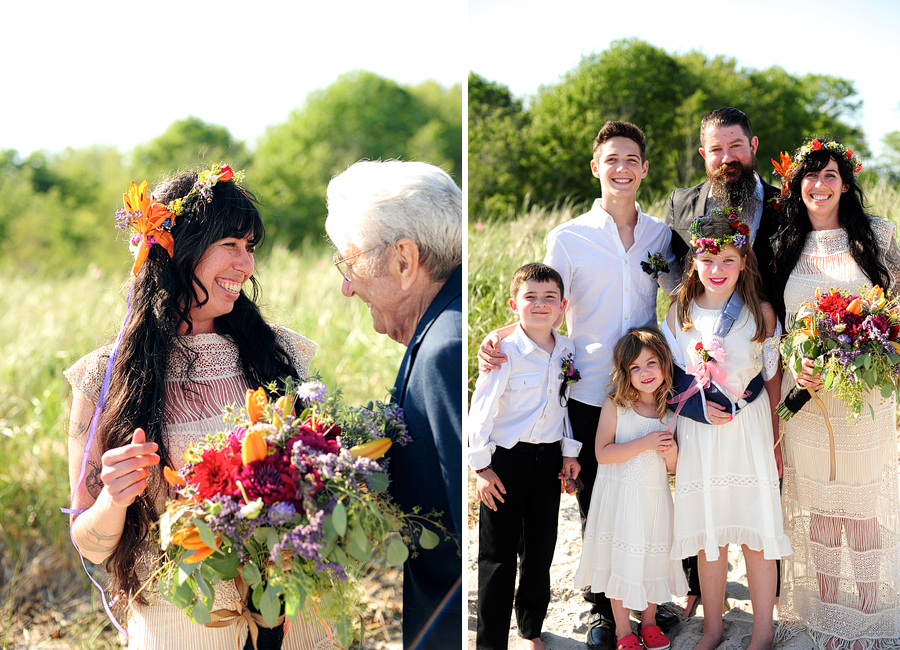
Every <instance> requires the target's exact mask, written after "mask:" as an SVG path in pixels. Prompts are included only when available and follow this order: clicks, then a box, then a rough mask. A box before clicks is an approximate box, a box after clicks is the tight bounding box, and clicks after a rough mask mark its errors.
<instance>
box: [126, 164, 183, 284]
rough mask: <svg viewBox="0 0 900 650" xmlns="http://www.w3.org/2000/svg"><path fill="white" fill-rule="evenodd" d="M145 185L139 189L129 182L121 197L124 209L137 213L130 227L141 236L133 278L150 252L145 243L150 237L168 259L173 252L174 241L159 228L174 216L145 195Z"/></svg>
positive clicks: (163, 206) (169, 234)
mask: <svg viewBox="0 0 900 650" xmlns="http://www.w3.org/2000/svg"><path fill="white" fill-rule="evenodd" d="M147 185H148V183H147V181H146V180H145V181H144V182H143V183H141V186H140V187H138V186H137V184H136V183H135V182H134V181H131V187H130V188H128V191H127V192H125V193H124V194H123V195H122V198H123V199H124V200H125V207H126V209H127V210H128V211H129V212H137V213H139V214H138V216H136V217H135V218H134V219H132V220H131V227H132V228H134V230H136V231H137V233H138V234H139V235H140V236H141V239H140V241H139V242H138V250H137V256H136V258H135V260H134V266H133V267H132V269H131V274H132V275H133V276H135V277H137V274H138V271H139V270H140V268H141V264H143V263H144V260H145V259H147V253H148V252H149V250H150V249H149V247H148V246H147V241H148V239H149V238H150V237H151V236H152V237H153V238H154V239H155V240H156V243H157V244H159V245H160V246H162V247H163V248H164V249H165V250H166V252H167V253H168V254H169V257H172V253H173V252H174V250H175V240H174V239H173V238H172V234H171V233H169V232H166V231H165V230H162V229H161V228H160V226H162V224H163V222H164V221H165V220H166V219H174V218H175V215H173V214H172V213H171V212H169V211H168V210H167V209H166V206H165V205H162V204H161V203H157V202H156V201H154V200H153V199H151V198H150V197H149V196H148V195H147Z"/></svg>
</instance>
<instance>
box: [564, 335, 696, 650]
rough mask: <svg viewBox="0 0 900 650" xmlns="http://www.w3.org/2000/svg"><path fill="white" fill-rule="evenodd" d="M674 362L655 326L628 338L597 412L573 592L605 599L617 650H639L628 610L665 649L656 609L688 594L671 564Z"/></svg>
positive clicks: (650, 644)
mask: <svg viewBox="0 0 900 650" xmlns="http://www.w3.org/2000/svg"><path fill="white" fill-rule="evenodd" d="M671 391H672V355H671V353H670V351H669V346H668V345H667V344H666V341H665V339H664V338H663V336H662V333H661V332H660V331H659V330H657V329H656V328H654V327H639V328H634V329H631V330H629V331H628V333H627V334H625V336H623V337H622V338H621V339H619V341H618V343H616V347H615V349H614V350H613V373H612V384H611V394H610V396H609V397H607V398H606V401H605V402H604V403H603V407H602V409H601V411H600V421H599V423H598V425H597V437H596V441H595V449H596V454H597V462H598V463H599V468H598V470H597V480H596V481H595V482H594V491H593V495H592V497H591V508H590V511H589V512H588V517H587V521H586V522H585V534H584V547H583V550H582V553H581V561H580V562H579V565H578V570H577V571H576V573H575V586H576V587H577V588H584V587H587V586H590V588H591V592H594V593H604V594H606V596H607V597H608V598H609V600H610V605H611V606H612V610H613V615H614V617H615V620H616V640H617V641H616V647H617V648H619V649H620V650H640V647H641V644H640V641H638V638H637V636H635V635H634V634H632V632H631V623H630V621H629V610H631V609H635V610H639V611H641V612H642V614H641V623H642V628H641V638H642V639H643V642H644V646H645V647H646V648H647V650H665V649H666V648H668V647H669V645H670V644H669V640H668V639H667V638H666V636H665V635H664V634H663V633H662V631H661V630H660V629H659V627H658V626H657V625H656V606H657V604H659V603H665V602H668V601H669V600H671V598H672V593H673V592H674V593H676V594H678V595H679V596H683V595H684V594H686V593H687V581H686V580H685V577H684V572H683V571H682V569H681V563H680V562H677V561H675V560H671V559H669V553H670V550H671V546H672V514H673V509H672V495H671V493H670V491H669V479H668V473H667V472H673V471H675V463H676V460H677V457H678V449H677V447H676V444H675V439H674V434H673V432H670V431H669V429H670V428H671V422H672V419H673V416H672V414H671V413H667V409H666V398H667V397H668V396H669V395H670V394H671Z"/></svg>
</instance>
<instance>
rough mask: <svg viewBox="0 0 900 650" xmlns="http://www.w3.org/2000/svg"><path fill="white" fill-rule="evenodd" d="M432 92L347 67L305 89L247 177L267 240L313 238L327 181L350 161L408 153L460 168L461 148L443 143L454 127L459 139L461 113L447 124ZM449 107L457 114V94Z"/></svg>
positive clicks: (293, 241)
mask: <svg viewBox="0 0 900 650" xmlns="http://www.w3.org/2000/svg"><path fill="white" fill-rule="evenodd" d="M434 90H435V89H434V87H432V86H428V85H427V84H425V85H423V86H419V87H417V88H413V89H406V88H404V87H402V86H400V85H398V84H397V83H396V82H394V81H392V80H390V79H386V78H384V77H381V76H379V75H376V74H374V73H372V72H366V71H357V72H350V73H346V74H343V75H341V76H340V77H338V79H337V81H335V82H334V83H333V84H331V85H330V86H328V87H327V88H325V89H322V90H317V91H314V92H312V93H310V94H309V96H308V97H307V98H306V102H305V103H304V105H303V106H302V107H300V108H298V109H296V110H294V111H293V112H292V113H291V115H290V116H289V118H288V120H287V122H285V123H283V124H279V125H276V126H273V127H270V128H269V129H267V131H266V133H265V134H264V136H263V138H262V139H261V141H260V144H259V147H258V149H257V151H256V156H255V160H254V165H253V175H252V178H253V179H258V180H257V181H256V182H257V183H258V185H256V187H257V189H258V194H259V196H260V197H261V198H262V199H263V200H264V202H265V203H267V204H268V206H269V208H268V210H269V212H268V214H269V216H270V218H269V219H268V221H267V230H268V232H269V233H270V234H271V236H272V241H278V242H281V243H285V244H288V245H294V244H297V243H299V242H300V241H302V240H304V239H305V238H308V237H310V236H312V237H320V236H321V232H322V224H323V221H324V216H325V211H326V206H325V188H326V187H327V185H328V181H329V180H330V179H331V178H333V177H334V176H335V175H337V174H339V173H340V172H342V171H344V170H345V169H346V168H347V167H348V166H349V165H351V164H352V163H354V162H356V161H357V160H360V159H363V158H365V159H370V160H377V159H382V160H387V159H392V158H393V159H404V160H413V159H415V160H424V161H426V162H432V163H436V164H442V163H443V164H446V165H447V166H448V167H451V166H455V165H457V164H459V165H460V167H461V152H460V153H459V154H454V152H453V147H452V146H451V144H448V143H449V142H450V141H452V140H453V137H454V134H453V131H454V130H456V135H455V138H456V139H457V140H459V141H460V142H461V140H462V133H461V129H457V128H456V127H455V126H454V124H456V123H459V124H461V119H462V118H461V117H459V118H457V119H456V120H455V121H454V122H453V123H450V124H449V125H447V123H446V118H445V117H443V115H445V114H447V111H448V109H447V108H446V107H442V108H441V109H440V111H438V110H436V109H435V108H434V104H435V103H437V104H440V103H441V102H439V101H437V102H436V101H434V98H435V92H434ZM460 92H461V91H460ZM455 94H456V96H457V97H458V96H459V95H458V94H457V93H456V92H455V91H451V92H450V93H448V95H447V97H446V101H447V102H448V103H450V104H452V103H453V97H454V95H455ZM423 97H427V99H423ZM456 106H457V107H459V108H457V110H458V111H460V112H461V107H460V101H459V100H456ZM455 160H459V161H460V162H459V163H456V162H455ZM458 169H459V167H456V168H451V169H448V171H450V172H451V173H453V172H457V170H458ZM457 173H458V172H457Z"/></svg>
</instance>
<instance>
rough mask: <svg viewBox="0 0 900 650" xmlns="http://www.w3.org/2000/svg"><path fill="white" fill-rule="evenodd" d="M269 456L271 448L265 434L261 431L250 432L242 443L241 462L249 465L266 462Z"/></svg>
mask: <svg viewBox="0 0 900 650" xmlns="http://www.w3.org/2000/svg"><path fill="white" fill-rule="evenodd" d="M268 454H269V448H268V447H267V446H266V439H265V438H263V434H262V433H260V432H259V431H248V432H247V434H246V435H245V436H244V440H243V441H242V442H241V462H242V463H244V465H249V464H250V463H252V462H254V461H257V460H265V458H266V456H267V455H268Z"/></svg>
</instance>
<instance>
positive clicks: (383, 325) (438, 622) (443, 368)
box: [325, 161, 463, 649]
mask: <svg viewBox="0 0 900 650" xmlns="http://www.w3.org/2000/svg"><path fill="white" fill-rule="evenodd" d="M325 230H326V231H327V233H328V237H329V238H330V239H331V241H332V242H333V243H334V245H335V246H336V247H337V253H336V254H335V264H336V265H337V267H338V270H339V271H340V272H341V275H342V276H343V277H344V282H343V285H342V291H343V293H344V295H345V296H347V297H348V298H349V297H352V296H354V295H356V296H359V298H360V300H362V301H363V302H365V303H366V304H367V305H368V306H369V310H370V312H371V314H372V325H373V327H374V328H375V331H376V332H379V333H381V334H387V335H388V336H390V337H391V338H392V339H394V340H395V341H398V342H400V343H402V344H403V345H405V346H406V347H407V350H406V355H405V356H404V357H403V361H402V363H401V364H400V370H399V372H398V373H397V380H396V382H395V384H394V395H393V399H394V400H395V401H396V402H397V403H398V404H399V405H400V406H401V407H402V408H403V411H404V413H405V414H406V421H407V424H408V426H409V433H410V435H411V436H412V438H413V441H412V442H410V443H409V444H407V445H406V446H405V447H396V448H394V449H393V450H392V454H393V456H392V460H391V475H392V482H391V493H392V495H393V497H394V499H395V501H396V502H397V503H398V504H399V505H400V507H402V508H403V509H404V510H405V511H407V512H409V511H411V510H412V509H413V508H414V507H417V506H418V507H420V508H421V512H423V513H428V512H430V511H432V510H435V511H439V512H442V513H443V518H442V520H441V521H442V522H443V524H444V525H445V526H446V527H447V529H448V530H449V531H450V532H451V533H453V534H454V535H456V538H457V539H460V534H461V532H462V478H461V477H462V470H461V467H462V364H463V356H462V193H461V191H460V189H459V187H458V186H457V185H456V183H454V182H453V180H452V179H451V178H450V176H449V175H447V173H446V172H444V171H442V170H440V169H438V168H437V167H434V166H433V165H427V164H425V163H417V162H399V161H388V162H370V161H362V162H358V163H356V164H354V165H352V166H351V167H350V168H349V169H347V171H345V172H344V173H342V174H340V175H339V176H337V177H335V178H334V179H333V180H332V181H331V183H329V185H328V218H327V219H326V221H325ZM461 576H462V559H461V557H460V555H459V554H458V552H457V546H456V544H454V543H453V542H450V541H447V540H442V541H441V542H440V544H439V545H438V546H437V548H435V549H433V550H425V551H422V552H421V553H420V554H419V556H418V557H416V558H414V559H410V560H409V561H408V562H407V563H406V566H405V569H404V574H403V646H404V648H411V647H416V648H434V649H438V648H454V649H455V648H461V647H462V603H461V597H460V595H461V586H460V581H461Z"/></svg>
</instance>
